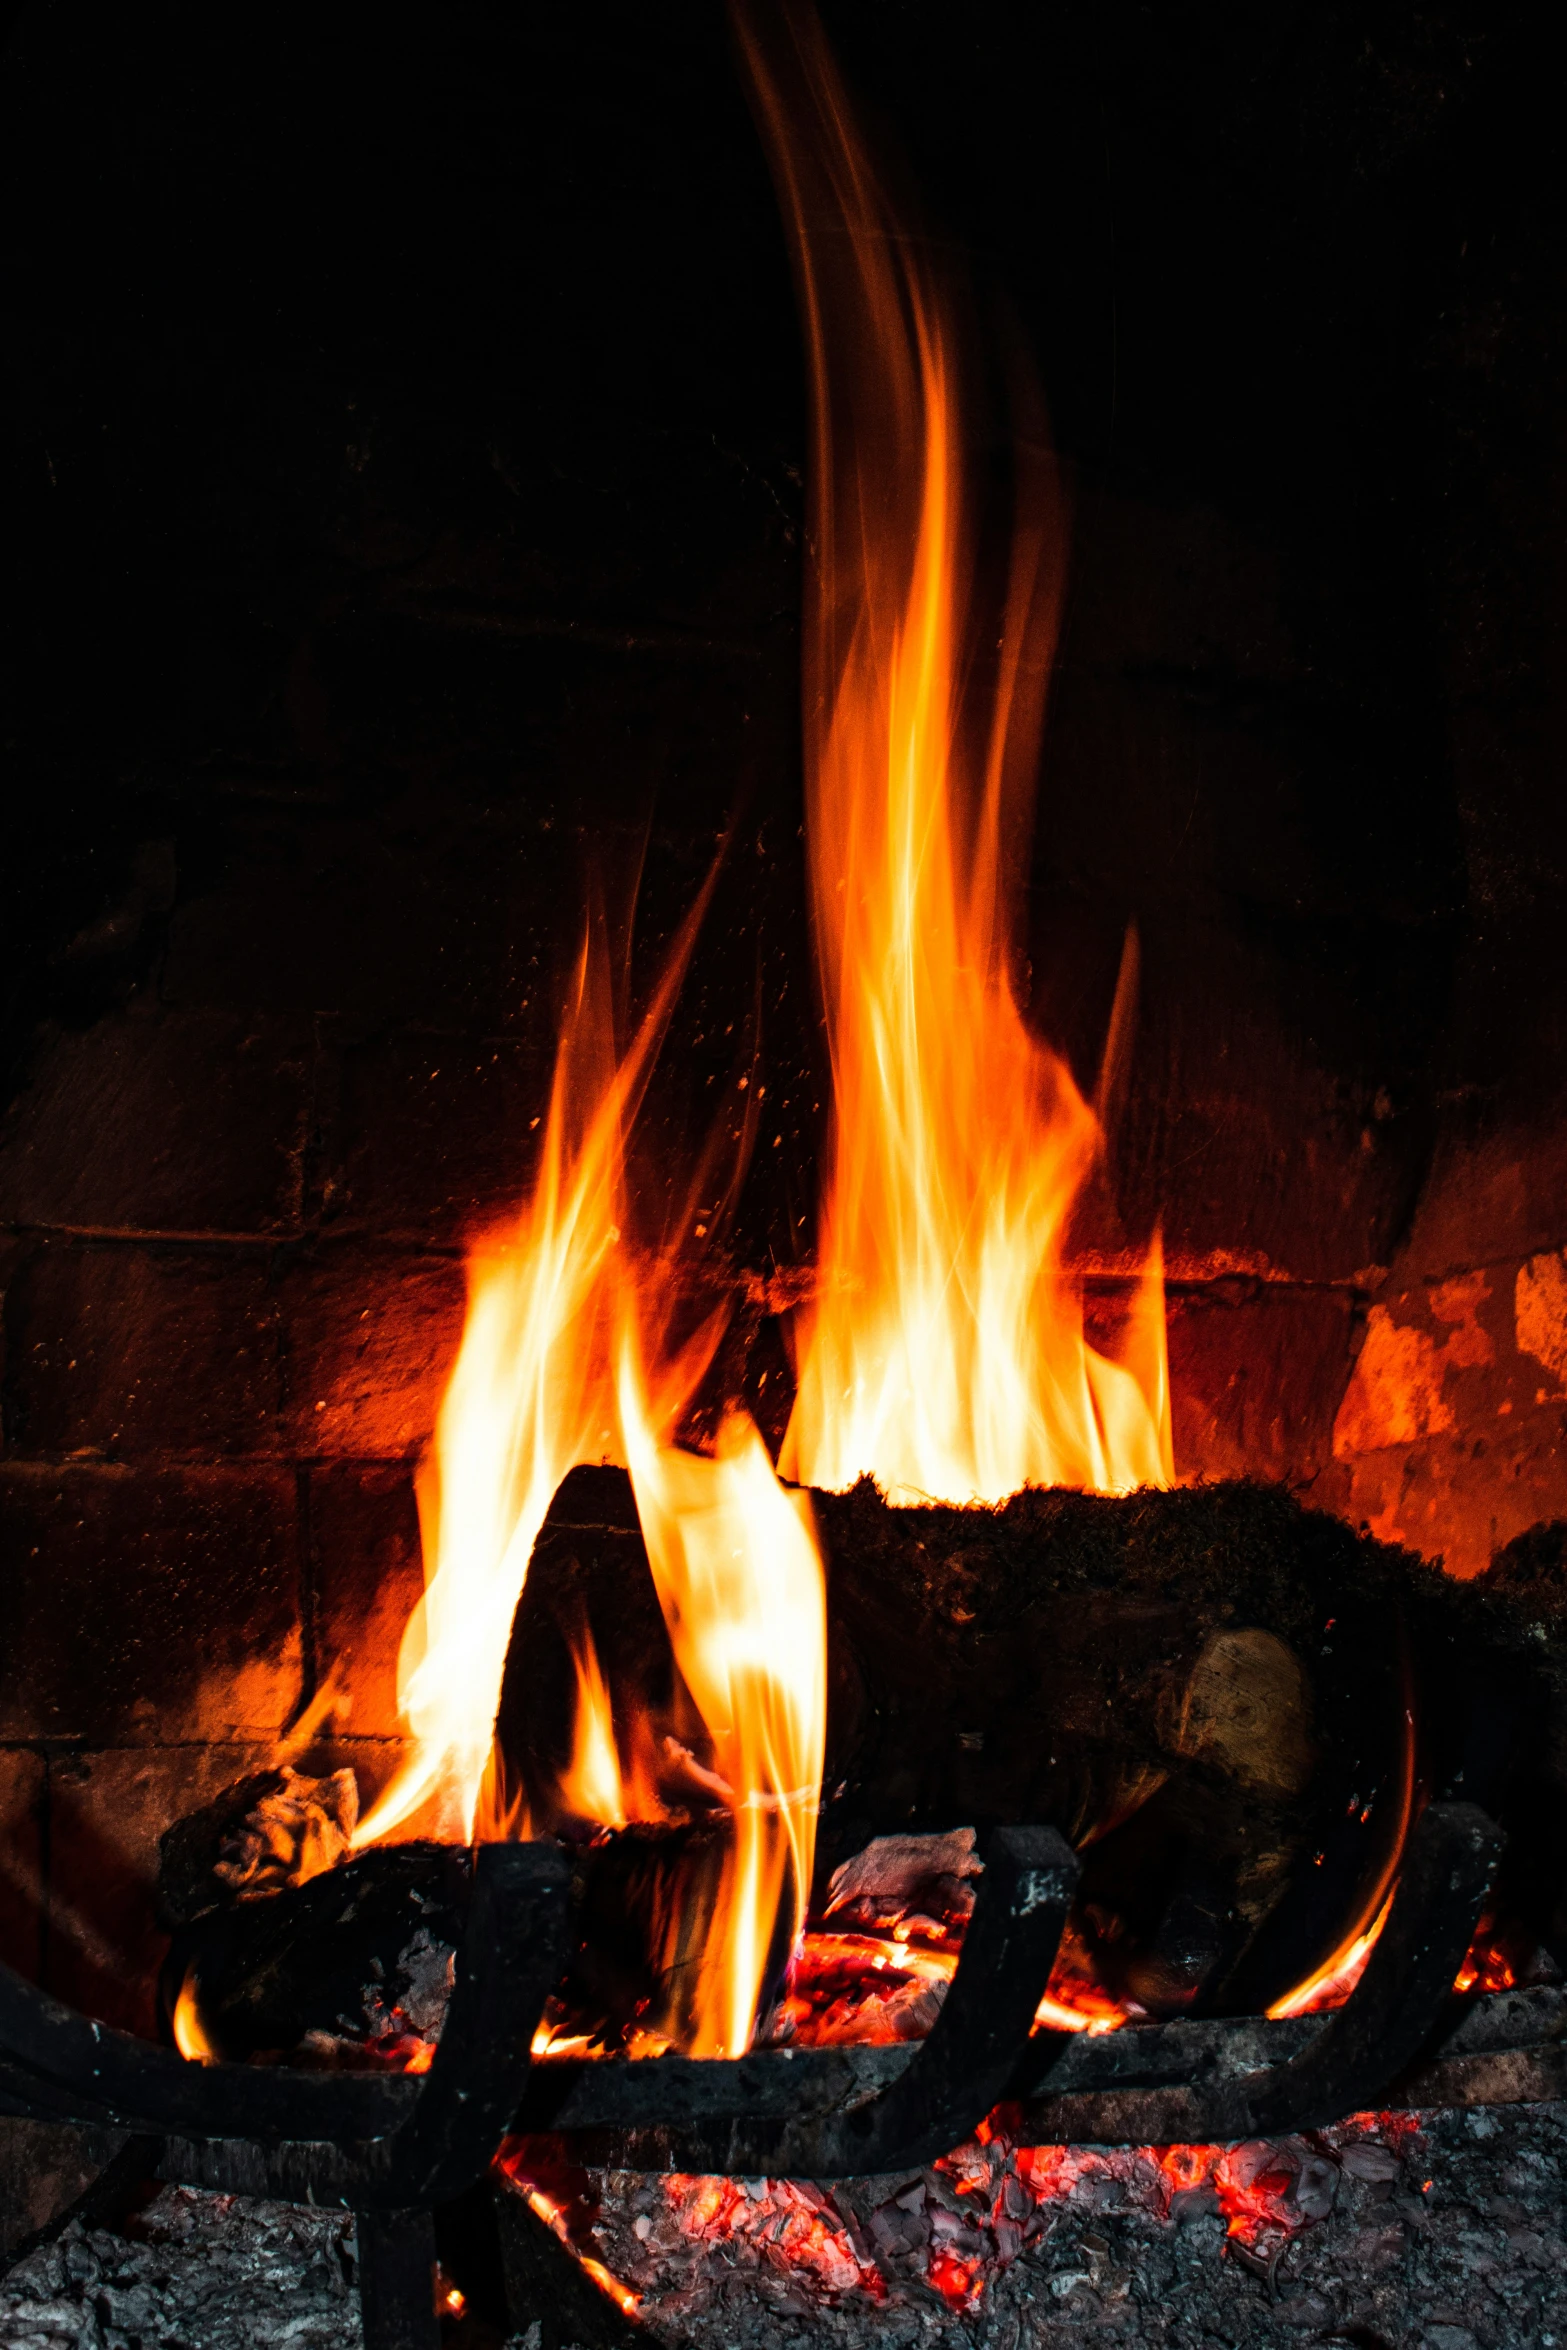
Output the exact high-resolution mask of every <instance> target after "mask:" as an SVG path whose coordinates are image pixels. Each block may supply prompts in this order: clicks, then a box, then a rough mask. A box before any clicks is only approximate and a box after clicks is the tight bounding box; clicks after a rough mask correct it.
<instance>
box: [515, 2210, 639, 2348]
mask: <svg viewBox="0 0 1567 2350" xmlns="http://www.w3.org/2000/svg"><path fill="white" fill-rule="evenodd" d="M517 2175H518V2176H519V2178H520V2174H517ZM522 2194H523V2199H524V2201H525V2202H526V2203H527V2205H528V2207H529V2209H530V2210H531V2211H532V2212H533V2214H534V2216H535V2218H537V2219H541V2220H542V2221H543V2222H544V2225H545V2226H546V2227H547V2228H548V2229H549V2230H550V2232H551V2234H552V2235H555V2236H558V2237H559V2238H560V2241H561V2242H562V2243H563V2244H564V2245H565V2247H566V2250H567V2251H568V2252H569V2253H570V2254H571V2255H572V2257H573V2259H574V2260H576V2262H577V2264H578V2266H579V2267H580V2268H581V2269H582V2270H583V2272H584V2273H585V2274H586V2275H587V2276H590V2277H591V2278H592V2279H593V2282H594V2284H595V2285H597V2287H598V2289H599V2291H600V2292H601V2293H605V2294H607V2295H608V2296H609V2298H610V2300H611V2301H613V2302H614V2304H615V2307H616V2308H617V2309H618V2310H619V2311H620V2312H621V2314H622V2316H624V2317H635V2315H636V2313H637V2311H638V2310H639V2309H640V2308H641V2306H642V2296H641V2294H640V2293H634V2292H633V2291H632V2289H631V2287H630V2286H629V2285H624V2284H622V2283H621V2281H620V2279H619V2277H617V2276H615V2275H614V2274H613V2273H612V2272H611V2271H610V2270H609V2269H607V2268H606V2267H605V2266H604V2263H603V2261H602V2260H595V2259H594V2258H593V2257H592V2255H591V2254H590V2253H587V2252H584V2251H583V2250H582V2248H581V2246H580V2245H579V2244H577V2243H575V2242H574V2241H573V2239H572V2234H571V2227H570V2222H569V2215H568V2213H567V2209H566V2206H565V2204H564V2203H563V2202H561V2201H560V2200H559V2199H558V2198H557V2197H556V2196H554V2195H546V2194H545V2193H544V2192H543V2190H542V2188H539V2187H528V2186H524V2187H523V2189H522Z"/></svg>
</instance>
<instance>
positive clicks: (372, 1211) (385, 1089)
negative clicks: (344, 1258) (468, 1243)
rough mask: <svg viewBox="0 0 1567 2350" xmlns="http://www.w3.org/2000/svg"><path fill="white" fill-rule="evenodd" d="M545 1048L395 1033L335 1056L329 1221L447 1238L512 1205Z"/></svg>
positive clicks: (545, 1079)
mask: <svg viewBox="0 0 1567 2350" xmlns="http://www.w3.org/2000/svg"><path fill="white" fill-rule="evenodd" d="M552 1066H553V1051H552V1043H551V1041H550V1040H549V1038H548V1031H547V1027H546V1024H545V1023H544V1022H543V1021H541V1022H540V1028H539V1035H538V1038H537V1039H536V1040H529V1041H528V1042H523V1043H519V1042H517V1041H515V1040H511V1039H502V1038H496V1039H492V1040H491V1041H489V1042H486V1043H478V1044H475V1043H472V1042H467V1041H463V1040H460V1039H457V1038H453V1037H441V1036H406V1035H405V1036H393V1037H387V1038H383V1039H381V1040H380V1041H379V1042H377V1043H374V1044H365V1045H361V1046H357V1047H350V1048H349V1049H348V1051H347V1052H346V1053H345V1054H344V1057H343V1067H342V1078H341V1090H340V1097H339V1109H338V1116H337V1121H336V1130H337V1131H336V1148H335V1149H334V1150H333V1152H332V1153H331V1156H330V1159H329V1162H328V1172H327V1175H326V1178H325V1186H326V1187H325V1199H324V1205H325V1209H326V1212H327V1214H328V1215H329V1216H331V1217H332V1218H333V1219H334V1220H336V1221H339V1222H344V1223H352V1224H353V1225H355V1226H363V1227H367V1228H369V1229H370V1230H372V1231H381V1232H386V1231H392V1232H398V1233H403V1234H409V1235H413V1236H416V1237H417V1238H418V1239H420V1240H426V1241H444V1242H451V1241H457V1240H461V1239H462V1238H464V1237H465V1236H466V1235H467V1233H468V1232H470V1231H471V1230H472V1229H473V1228H474V1227H475V1226H476V1225H482V1224H485V1223H490V1222H493V1221H494V1220H495V1219H496V1218H497V1217H499V1216H502V1215H504V1214H505V1213H506V1212H507V1211H508V1210H509V1209H511V1208H514V1207H515V1206H516V1204H517V1203H518V1201H519V1200H521V1199H522V1198H523V1197H524V1196H525V1194H526V1192H527V1190H528V1188H529V1186H530V1183H531V1181H532V1176H533V1170H534V1166H535V1163H536V1161H537V1158H538V1149H539V1136H540V1133H541V1132H542V1127H543V1118H544V1115H545V1113H546V1111H547V1109H548V1104H549V1090H550V1078H551V1072H552Z"/></svg>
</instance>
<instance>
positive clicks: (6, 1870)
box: [0, 1746, 44, 1982]
mask: <svg viewBox="0 0 1567 2350" xmlns="http://www.w3.org/2000/svg"><path fill="white" fill-rule="evenodd" d="M43 1805H44V1763H43V1758H42V1756H40V1755H37V1754H35V1753H33V1752H32V1751H31V1749H30V1748H28V1747H25V1746H7V1747H0V1959H3V1960H4V1962H5V1964H6V1965H7V1966H13V1967H15V1968H16V1970H17V1972H18V1973H19V1974H23V1975H26V1976H27V1978H28V1980H29V1981H30V1982H36V1981H37V1979H38V1963H39V1957H40V1953H41V1950H42V1942H41V1939H40V1937H41V1930H42V1922H43Z"/></svg>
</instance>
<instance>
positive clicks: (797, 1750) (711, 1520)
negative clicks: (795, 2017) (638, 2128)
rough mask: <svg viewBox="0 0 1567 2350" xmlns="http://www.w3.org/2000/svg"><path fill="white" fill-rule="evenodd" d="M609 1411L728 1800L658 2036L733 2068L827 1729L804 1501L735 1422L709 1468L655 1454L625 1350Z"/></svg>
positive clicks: (804, 1859) (813, 1551)
mask: <svg viewBox="0 0 1567 2350" xmlns="http://www.w3.org/2000/svg"><path fill="white" fill-rule="evenodd" d="M620 1408H621V1424H622V1428H623V1430H624V1433H625V1439H626V1447H627V1452H628V1455H629V1459H630V1467H631V1482H632V1487H633V1490H634V1491H635V1494H636V1501H637V1514H638V1516H639V1517H640V1519H641V1521H642V1533H643V1538H644V1540H645V1542H646V1544H647V1553H648V1563H649V1565H650V1566H651V1568H652V1571H653V1580H654V1583H655V1584H656V1586H657V1589H658V1597H659V1604H660V1606H661V1607H662V1609H663V1612H664V1620H665V1623H666V1625H667V1627H668V1630H669V1636H670V1641H671V1644H672V1646H673V1648H674V1652H675V1661H676V1663H677V1665H678V1666H679V1668H680V1672H681V1674H682V1676H683V1678H684V1680H685V1683H686V1686H687V1688H688V1689H689V1690H690V1692H691V1695H692V1697H693V1698H694V1699H695V1701H696V1705H697V1710H698V1711H699V1713H700V1714H701V1716H702V1719H703V1722H704V1723H705V1725H706V1727H707V1731H708V1735H709V1737H710V1738H711V1739H712V1742H713V1749H714V1756H715V1761H716V1766H717V1773H718V1775H719V1776H720V1777H721V1778H722V1780H723V1781H724V1782H726V1784H727V1786H728V1787H729V1788H730V1789H731V1790H732V1791H733V1802H734V1814H733V1818H734V1834H733V1843H732V1846H731V1847H730V1849H729V1851H728V1852H727V1854H726V1856H725V1862H724V1869H723V1877H722V1882H721V1884H720V1887H719V1890H718V1894H717V1901H716V1908H715V1913H714V1918H713V1923H712V1927H711V1930H710V1932H709V1935H708V1939H707V1943H706V1947H705V1949H704V1951H703V1953H702V1958H701V1961H700V1964H699V1966H698V1968H697V1969H696V1979H695V1981H694V1983H693V1984H692V1986H691V1988H690V1990H689V1991H688V1992H682V1993H681V1995H680V1997H681V2004H682V2007H683V2008H685V2012H684V2013H682V2014H679V2015H678V2016H676V2017H673V2018H672V2019H670V2025H669V2026H666V2028H672V2029H673V2033H674V2036H676V2037H677V2038H678V2040H679V2043H680V2045H681V2046H682V2047H683V2048H685V2049H686V2050H687V2052H688V2053H689V2054H691V2055H693V2056H739V2055H741V2054H742V2053H743V2052H744V2050H745V2049H746V2048H747V2047H748V2046H749V2045H750V2040H751V2033H752V2029H753V2026H754V2024H755V2021H756V2010H757V2001H758V1998H759V1995H760V1992H761V1987H762V1982H763V1977H764V1974H765V1972H766V1967H767V1959H768V1954H769V1950H770V1948H771V1947H772V1945H773V1941H774V1936H775V1931H776V1924H777V1920H778V1919H779V1916H780V1913H781V1908H782V1905H783V1903H784V1902H785V1901H787V1902H788V1903H789V1905H790V1910H791V1924H790V1929H789V1946H790V1948H791V1949H792V1948H793V1947H794V1945H795V1943H796V1942H797V1941H798V1939H799V1937H800V1934H801V1931H802V1929H803V1927H804V1923H805V1904H806V1900H807V1897H808V1895H809V1892H810V1884H811V1869H812V1863H813V1861H814V1858H815V1851H816V1811H817V1804H818V1801H819V1798H820V1794H821V1778H822V1756H823V1749H824V1745H825V1739H826V1724H827V1672H826V1659H827V1624H826V1597H825V1591H824V1586H823V1580H822V1567H821V1558H820V1555H819V1553H818V1550H817V1546H816V1535H815V1527H814V1522H813V1519H812V1514H811V1505H810V1501H809V1499H808V1497H807V1496H806V1495H804V1494H794V1493H786V1492H785V1491H784V1489H783V1487H782V1486H781V1485H780V1484H779V1482H778V1480H777V1478H776V1477H775V1475H774V1474H773V1466H772V1463H771V1461H770V1460H769V1459H768V1457H767V1450H766V1447H765V1446H764V1444H763V1442H762V1439H761V1437H760V1435H759V1434H758V1432H757V1430H756V1428H755V1426H754V1425H753V1423H752V1422H751V1421H750V1420H749V1419H746V1418H744V1417H743V1416H741V1415H738V1414H737V1415H734V1416H732V1417H731V1418H729V1419H728V1420H726V1422H725V1423H724V1425H723V1427H722V1428H721V1429H720V1431H719V1435H718V1440H717V1444H716V1447H715V1450H714V1454H713V1457H712V1458H711V1459H707V1458H704V1457H702V1456H699V1455H697V1454H695V1453H689V1452H680V1451H676V1450H675V1449H674V1448H673V1447H671V1446H669V1445H663V1444H660V1443H659V1442H658V1441H657V1435H656V1427H657V1422H656V1419H655V1418H654V1417H653V1415H652V1413H651V1410H650V1406H649V1403H648V1398H647V1392H646V1386H645V1382H644V1379H643V1376H642V1374H641V1371H640V1369H639V1366H638V1363H637V1361H636V1356H635V1350H634V1348H633V1347H632V1346H631V1345H630V1344H628V1345H627V1347H626V1349H625V1352H624V1354H623V1358H622V1364H621V1377H620ZM687 2003H688V2004H687Z"/></svg>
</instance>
